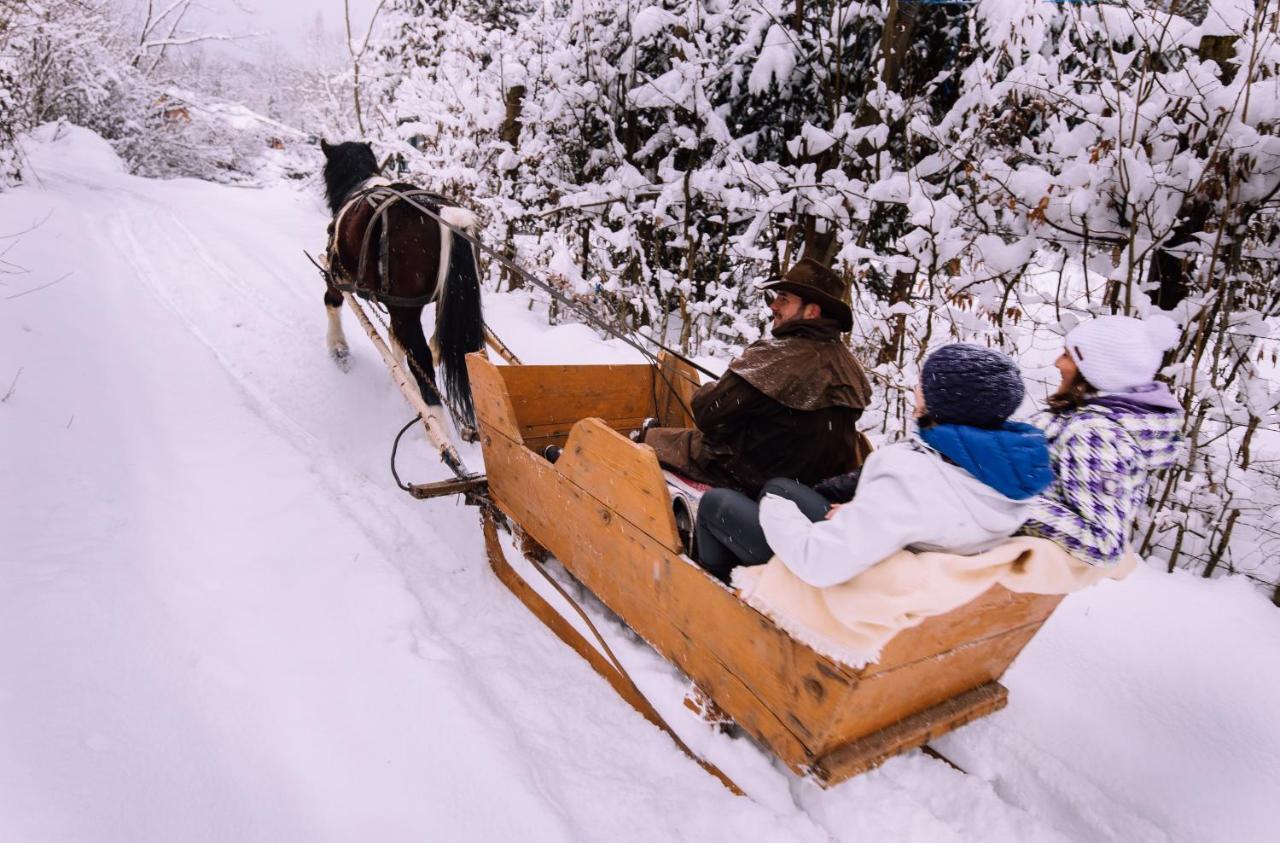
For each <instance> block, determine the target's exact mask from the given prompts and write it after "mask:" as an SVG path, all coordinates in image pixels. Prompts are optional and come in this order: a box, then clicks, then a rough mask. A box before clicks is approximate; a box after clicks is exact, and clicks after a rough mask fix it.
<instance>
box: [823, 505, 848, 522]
mask: <svg viewBox="0 0 1280 843" xmlns="http://www.w3.org/2000/svg"><path fill="white" fill-rule="evenodd" d="M842 506H844V504H842V503H833V504H831V508H830V509H828V510H827V514H826V515H824V516H822V518H823V520H824V521H830V520H831V516H833V515H835V514H836V510H837V509H839V508H840V507H842Z"/></svg>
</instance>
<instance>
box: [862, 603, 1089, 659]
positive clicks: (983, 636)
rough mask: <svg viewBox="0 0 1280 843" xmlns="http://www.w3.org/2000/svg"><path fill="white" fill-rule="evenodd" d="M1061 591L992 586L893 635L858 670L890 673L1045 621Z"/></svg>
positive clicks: (1054, 606)
mask: <svg viewBox="0 0 1280 843" xmlns="http://www.w3.org/2000/svg"><path fill="white" fill-rule="evenodd" d="M1062 598H1063V595H1061V594H1020V593H1016V592H1012V591H1009V590H1008V589H1006V588H1004V587H1003V586H1000V585H995V586H992V587H991V588H989V589H987V590H986V591H985V592H983V593H982V594H980V595H978V596H977V597H976V598H974V599H973V600H971V601H969V602H968V603H966V604H965V605H963V606H960V607H959V608H956V609H953V610H951V611H950V612H947V613H945V614H942V615H936V616H934V617H931V618H926V619H925V620H924V621H923V622H922V623H920V624H919V625H918V626H913V627H910V628H909V629H904V630H902V631H901V632H899V633H898V634H897V635H895V636H894V637H893V639H892V640H890V641H889V643H888V644H886V645H885V647H884V650H883V651H881V653H880V659H879V660H878V661H876V662H873V663H872V664H869V665H867V666H866V667H864V668H862V669H861V670H859V671H858V675H859V676H860V677H862V678H864V679H867V678H870V677H871V676H873V675H875V674H877V673H889V672H891V671H894V670H898V669H900V668H903V667H908V666H910V665H911V664H913V663H915V662H917V661H921V660H924V659H931V658H934V657H935V656H937V655H938V654H940V653H945V652H947V651H948V650H950V649H952V648H954V647H955V646H956V642H958V641H963V642H965V643H966V644H969V645H974V644H978V643H981V642H983V641H987V640H989V639H993V638H996V637H998V636H1000V635H1003V634H1005V633H1008V632H1011V631H1013V630H1017V629H1022V628H1023V627H1026V626H1028V625H1039V624H1043V623H1044V622H1045V621H1046V620H1048V618H1049V616H1050V615H1051V614H1053V610H1054V609H1055V608H1057V606H1058V604H1059V603H1061V602H1062Z"/></svg>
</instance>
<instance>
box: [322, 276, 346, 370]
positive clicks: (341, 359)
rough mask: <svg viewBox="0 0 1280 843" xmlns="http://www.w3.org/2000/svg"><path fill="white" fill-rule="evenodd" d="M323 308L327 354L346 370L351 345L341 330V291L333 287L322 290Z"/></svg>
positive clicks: (339, 366)
mask: <svg viewBox="0 0 1280 843" xmlns="http://www.w3.org/2000/svg"><path fill="white" fill-rule="evenodd" d="M324 309H325V312H326V313H327V314H328V315H329V330H328V332H327V333H326V334H325V344H326V345H328V346H329V356H330V357H332V358H333V362H334V363H337V364H338V368H339V369H341V370H342V371H344V372H346V371H349V370H350V369H351V347H350V346H348V345H347V335H346V334H344V333H343V332H342V293H340V292H338V291H337V290H335V289H334V288H333V287H328V288H327V289H325V291H324Z"/></svg>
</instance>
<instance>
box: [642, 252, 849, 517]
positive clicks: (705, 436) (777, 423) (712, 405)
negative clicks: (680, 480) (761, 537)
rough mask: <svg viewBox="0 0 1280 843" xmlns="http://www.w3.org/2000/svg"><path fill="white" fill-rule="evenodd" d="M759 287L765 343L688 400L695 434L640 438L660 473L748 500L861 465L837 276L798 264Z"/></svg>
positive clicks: (677, 431) (813, 264)
mask: <svg viewBox="0 0 1280 843" xmlns="http://www.w3.org/2000/svg"><path fill="white" fill-rule="evenodd" d="M763 289H765V290H770V291H773V293H774V298H773V300H772V301H771V302H770V303H769V309H770V310H771V311H773V325H772V327H773V336H772V337H771V338H769V339H762V340H758V341H757V342H754V343H752V344H751V345H749V346H748V347H747V349H746V351H744V352H743V353H742V356H741V357H739V358H737V359H736V360H734V361H733V362H732V363H730V364H729V370H728V371H727V372H725V373H724V375H723V376H721V378H720V379H719V380H718V381H715V382H713V383H708V384H704V385H703V386H702V387H700V388H699V389H698V391H697V392H696V393H694V396H693V402H692V406H691V408H690V409H691V410H692V412H693V420H694V424H695V425H697V427H696V428H674V427H657V428H651V429H649V430H647V431H645V432H644V435H643V440H642V441H643V442H644V443H645V444H646V445H650V446H652V447H653V449H654V450H655V451H657V453H658V461H659V462H661V463H662V464H663V466H665V467H666V468H669V469H671V470H673V471H675V472H677V473H679V474H683V475H685V476H686V477H689V478H691V479H693V480H697V481H700V482H702V483H709V484H711V485H713V486H721V487H729V488H734V489H739V490H741V491H743V492H745V493H747V494H748V495H751V496H753V497H754V496H755V495H756V494H757V493H758V492H759V490H760V487H761V486H763V485H764V483H765V481H767V480H769V479H770V478H773V477H790V478H792V479H795V480H799V481H800V482H801V483H806V484H810V485H811V484H813V483H817V482H818V481H819V480H822V479H824V478H827V477H832V476H834V475H836V474H840V473H843V472H847V471H851V470H853V469H854V468H857V467H858V466H859V465H861V463H862V459H863V458H864V457H865V456H866V447H865V445H864V442H865V440H864V439H863V438H862V436H861V435H860V434H859V433H858V431H857V429H856V428H855V424H856V423H857V421H858V418H859V417H860V416H861V415H862V411H863V409H864V408H865V407H866V406H867V404H868V403H870V401H871V384H870V383H869V382H868V381H867V376H866V374H865V373H864V372H863V370H862V366H861V365H860V364H859V363H858V361H857V359H855V358H854V356H853V354H852V353H850V351H849V349H848V348H847V347H846V346H845V344H844V343H843V342H841V341H840V334H841V332H842V331H848V330H850V329H851V328H852V327H853V312H852V311H851V310H850V309H849V305H848V304H846V303H845V302H844V300H843V296H842V293H843V292H844V290H845V285H844V284H843V283H842V282H841V280H840V279H839V278H838V277H837V276H836V275H835V273H833V272H832V271H831V270H830V269H827V268H826V267H825V266H823V265H822V264H820V263H818V262H817V261H815V260H812V259H810V258H805V259H803V260H801V261H800V262H799V263H797V264H796V265H795V266H793V267H792V268H791V269H790V270H789V271H788V272H787V273H786V274H785V275H784V276H783V277H782V278H779V279H777V280H774V281H771V282H769V283H767V284H765V285H763Z"/></svg>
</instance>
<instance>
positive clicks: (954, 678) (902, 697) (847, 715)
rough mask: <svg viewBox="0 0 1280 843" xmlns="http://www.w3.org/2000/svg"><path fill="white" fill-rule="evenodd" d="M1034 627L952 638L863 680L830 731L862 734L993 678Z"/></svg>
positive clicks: (1011, 658) (834, 733)
mask: <svg viewBox="0 0 1280 843" xmlns="http://www.w3.org/2000/svg"><path fill="white" fill-rule="evenodd" d="M1040 626H1041V624H1039V623H1034V624H1029V625H1027V626H1024V627H1019V628H1017V629H1012V630H1009V631H1007V632H1004V633H1001V634H1000V635H998V636H996V637H994V638H990V639H986V640H984V641H980V642H977V643H972V644H971V643H969V642H964V641H957V642H956V644H955V646H954V647H952V648H951V649H949V650H947V651H946V652H944V653H940V654H938V655H936V656H933V657H931V658H928V659H921V660H919V661H916V662H912V663H911V664H908V665H903V666H901V667H899V668H898V669H896V670H892V671H887V672H885V673H877V674H873V675H871V676H870V677H866V678H864V679H863V680H862V681H861V682H860V683H859V684H858V687H857V690H856V691H855V692H854V693H853V694H851V695H850V698H849V706H848V707H847V708H846V709H844V710H843V711H841V712H840V714H839V716H838V718H837V719H836V721H835V722H834V723H832V724H831V726H830V729H829V731H830V733H831V734H833V735H844V736H846V737H849V736H855V735H867V734H870V733H871V732H875V731H878V730H879V729H883V728H885V727H886V726H889V725H891V724H893V723H896V722H897V721H899V720H903V719H906V718H907V717H911V716H912V715H914V714H916V713H918V712H920V711H922V710H924V709H926V708H929V707H931V706H935V705H939V704H941V703H943V702H945V701H946V700H948V699H951V698H952V697H955V696H959V695H960V694H964V693H965V692H967V691H969V690H972V689H973V688H976V687H978V686H979V685H984V684H986V683H987V682H993V681H995V680H997V679H999V678H1000V677H1001V676H1003V675H1004V672H1005V670H1006V669H1007V668H1008V666H1009V665H1010V664H1011V663H1012V662H1013V660H1014V659H1015V658H1016V657H1017V655H1018V653H1019V652H1021V651H1022V648H1023V647H1025V646H1026V645H1027V642H1029V641H1030V640H1031V639H1032V637H1034V636H1035V634H1036V632H1037V631H1039V629H1040Z"/></svg>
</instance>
